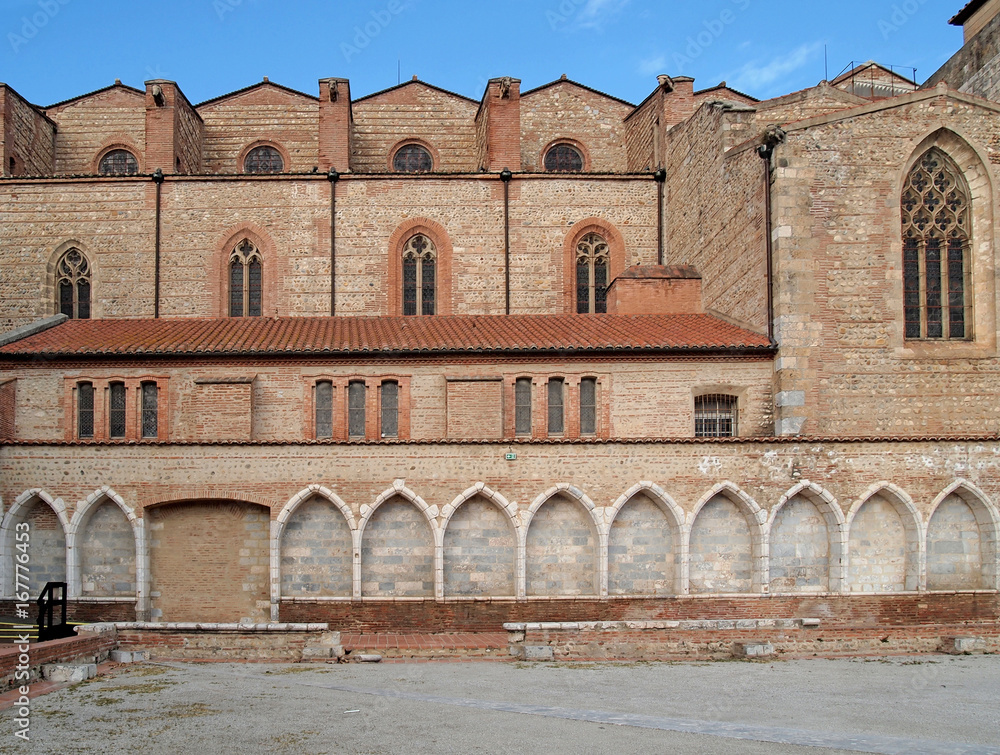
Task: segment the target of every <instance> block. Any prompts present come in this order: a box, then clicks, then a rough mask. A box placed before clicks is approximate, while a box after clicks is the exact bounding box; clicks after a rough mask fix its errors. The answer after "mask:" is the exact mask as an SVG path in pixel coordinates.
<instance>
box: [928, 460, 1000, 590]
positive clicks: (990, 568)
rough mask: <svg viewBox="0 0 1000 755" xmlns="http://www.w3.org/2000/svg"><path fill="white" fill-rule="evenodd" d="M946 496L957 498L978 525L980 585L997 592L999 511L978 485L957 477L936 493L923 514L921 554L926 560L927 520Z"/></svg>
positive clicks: (999, 584)
mask: <svg viewBox="0 0 1000 755" xmlns="http://www.w3.org/2000/svg"><path fill="white" fill-rule="evenodd" d="M950 495H956V496H958V497H959V498H961V499H962V500H963V501H964V502H965V503H966V505H968V507H969V508H970V509H972V513H973V514H974V515H975V517H976V523H977V524H978V525H979V536H980V537H981V538H982V543H983V546H984V547H983V583H984V586H985V587H986V589H988V590H996V589H1000V510H998V509H997V506H996V504H994V503H993V501H991V500H990V498H989V496H987V495H986V493H984V492H983V491H982V490H981V489H980V488H979V487H978V486H976V485H974V484H973V483H971V482H969V481H968V480H965V479H963V478H961V477H960V478H958V479H956V480H955V481H954V482H952V483H951V484H950V485H948V486H947V487H946V488H945V489H944V490H942V491H941V492H940V493H938V495H937V497H936V498H935V499H934V501H933V502H932V503H931V507H930V511H929V512H928V514H927V523H926V524H925V526H924V533H923V534H924V546H923V551H924V554H925V558H926V553H927V535H928V533H929V532H930V525H931V519H933V518H934V513H935V512H936V511H937V510H938V507H939V506H940V505H941V504H942V503H943V502H944V501H945V499H946V498H948V496H950Z"/></svg>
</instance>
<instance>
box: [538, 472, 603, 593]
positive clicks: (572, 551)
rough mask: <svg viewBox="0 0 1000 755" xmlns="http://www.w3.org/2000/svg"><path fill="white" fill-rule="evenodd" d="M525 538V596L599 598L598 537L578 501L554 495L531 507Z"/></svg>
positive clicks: (587, 509) (588, 512) (588, 511)
mask: <svg viewBox="0 0 1000 755" xmlns="http://www.w3.org/2000/svg"><path fill="white" fill-rule="evenodd" d="M529 511H530V519H529V521H528V523H527V528H528V530H527V533H526V535H525V557H524V560H525V588H526V593H527V595H529V596H558V595H563V596H570V595H598V594H600V569H599V568H598V558H599V556H600V550H601V548H600V535H599V533H598V530H597V525H596V523H595V521H594V518H593V516H592V514H591V509H590V507H589V506H588V505H587V503H586V502H584V500H582V499H581V497H580V496H575V495H573V494H572V493H570V492H567V491H564V490H557V491H555V492H552V493H551V494H549V495H545V496H544V497H543V498H542V499H540V500H538V501H536V502H535V503H534V504H532V506H531V508H530V510H529Z"/></svg>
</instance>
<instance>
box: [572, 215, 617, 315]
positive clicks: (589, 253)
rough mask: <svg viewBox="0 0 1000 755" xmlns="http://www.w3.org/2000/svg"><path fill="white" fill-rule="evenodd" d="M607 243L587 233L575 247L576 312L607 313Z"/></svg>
mask: <svg viewBox="0 0 1000 755" xmlns="http://www.w3.org/2000/svg"><path fill="white" fill-rule="evenodd" d="M608 261H609V260H608V242H607V241H605V240H604V238H603V237H602V236H598V235H597V234H596V233H588V234H587V235H586V236H584V237H583V238H582V239H580V241H579V242H578V243H577V245H576V311H577V313H578V314H585V313H587V312H607V311H608V303H607V302H608Z"/></svg>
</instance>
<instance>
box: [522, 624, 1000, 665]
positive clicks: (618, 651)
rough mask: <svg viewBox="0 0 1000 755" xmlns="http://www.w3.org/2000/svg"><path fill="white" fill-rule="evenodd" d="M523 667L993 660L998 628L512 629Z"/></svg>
mask: <svg viewBox="0 0 1000 755" xmlns="http://www.w3.org/2000/svg"><path fill="white" fill-rule="evenodd" d="M504 629H506V630H507V634H508V642H509V649H510V654H511V655H513V656H516V657H520V658H524V659H526V660H563V661H608V660H614V661H635V660H643V661H663V660H709V659H713V660H721V659H725V658H733V657H758V658H765V657H774V656H779V657H780V656H784V657H788V658H797V657H833V656H843V655H856V656H864V655H878V656H884V655H896V654H911V653H939V652H944V653H962V652H990V653H995V652H1000V623H998V622H984V623H981V624H928V625H921V626H884V627H843V626H841V627H837V626H835V625H834V626H827V625H826V623H825V622H824V621H823V620H822V619H818V618H805V619H788V618H786V619H728V620H727V619H716V620H704V621H619V622H614V621H611V622H602V621H595V622H512V623H508V624H505V625H504Z"/></svg>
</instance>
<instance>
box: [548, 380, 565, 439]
mask: <svg viewBox="0 0 1000 755" xmlns="http://www.w3.org/2000/svg"><path fill="white" fill-rule="evenodd" d="M563 388H564V384H563V380H562V378H552V379H551V380H550V381H549V434H550V435H559V434H561V433H563V432H565V426H566V422H565V414H564V412H563V408H564V406H563V405H564V403H565V402H564V398H563V396H564V390H563Z"/></svg>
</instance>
